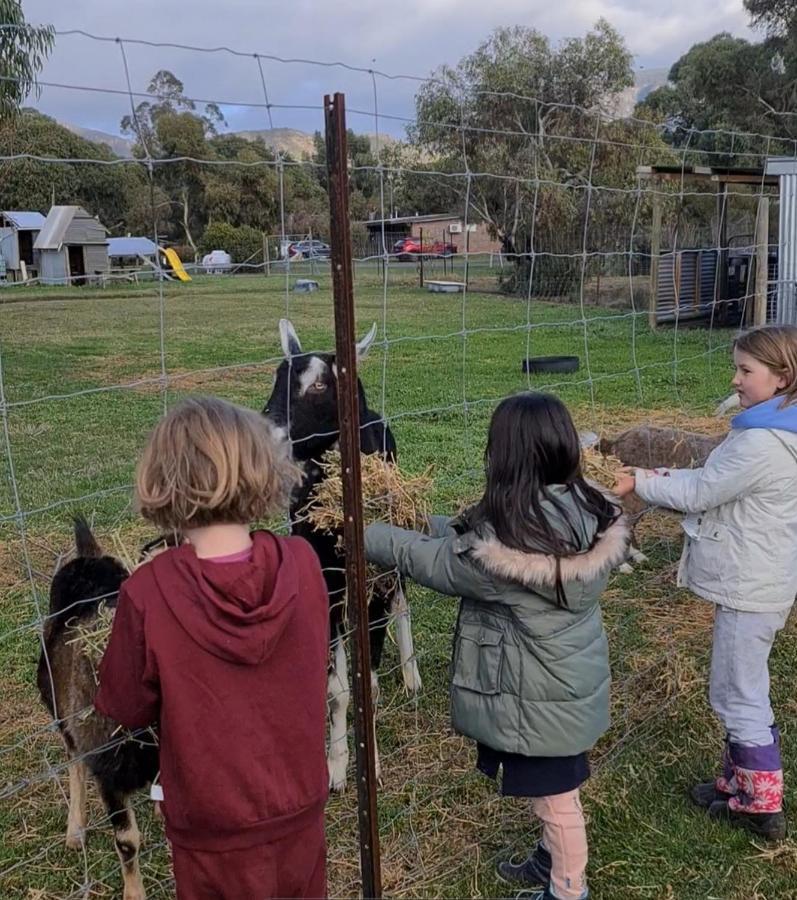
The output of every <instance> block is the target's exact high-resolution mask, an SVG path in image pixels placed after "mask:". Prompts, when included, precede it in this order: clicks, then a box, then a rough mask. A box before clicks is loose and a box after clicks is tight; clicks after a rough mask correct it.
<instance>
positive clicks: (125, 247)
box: [108, 237, 158, 256]
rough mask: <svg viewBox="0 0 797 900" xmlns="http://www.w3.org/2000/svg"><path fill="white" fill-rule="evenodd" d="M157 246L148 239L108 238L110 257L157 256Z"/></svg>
mask: <svg viewBox="0 0 797 900" xmlns="http://www.w3.org/2000/svg"><path fill="white" fill-rule="evenodd" d="M157 252H158V247H157V244H155V242H154V241H151V240H150V239H149V238H148V237H118V238H108V256H155V254H156V253H157Z"/></svg>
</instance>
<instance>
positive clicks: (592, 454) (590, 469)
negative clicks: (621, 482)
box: [581, 447, 625, 490]
mask: <svg viewBox="0 0 797 900" xmlns="http://www.w3.org/2000/svg"><path fill="white" fill-rule="evenodd" d="M581 460H582V468H583V472H584V477H585V478H588V479H589V480H590V481H595V482H597V483H598V484H599V485H601V486H602V487H604V488H608V489H609V490H612V489H613V488H614V485H615V483H616V481H617V476H618V474H619V473H620V469H622V468H624V467H625V464H624V463H623V462H622V461H621V460H619V459H618V458H617V457H616V456H611V455H610V454H605V455H604V454H603V453H601V452H600V450H598V449H597V448H595V447H585V448H584V449H583V450H582V451H581Z"/></svg>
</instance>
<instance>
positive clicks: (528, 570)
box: [463, 516, 631, 588]
mask: <svg viewBox="0 0 797 900" xmlns="http://www.w3.org/2000/svg"><path fill="white" fill-rule="evenodd" d="M630 536H631V532H630V529H629V528H628V525H627V523H626V520H625V516H620V518H619V519H617V520H616V521H615V522H614V523H612V524H611V525H610V526H609V527H608V528H607V529H606V530H605V531H603V532H601V533H600V534H598V535H597V536H596V539H595V541H594V543H593V544H592V546H591V547H590V548H589V549H588V550H584V551H582V552H580V553H575V554H573V555H571V556H564V557H562V558H561V559H560V561H559V571H560V575H561V579H562V583H563V584H567V582H568V581H580V582H584V583H586V582H590V581H594V580H595V579H597V578H600V577H602V576H604V575H606V574H607V573H608V572H609V571H610V570H611V569H612V568H614V567H615V566H617V565H619V564H620V563H621V562H623V560H624V559H625V557H626V553H627V552H628V542H629V540H630ZM467 538H470V539H469V540H468V539H467ZM463 539H464V540H465V541H467V545H468V546H467V548H465V547H463V549H467V550H469V551H470V553H471V556H472V557H473V559H474V560H477V561H478V562H479V564H480V565H481V566H483V567H484V568H485V569H487V570H488V571H490V572H492V573H494V574H495V575H499V576H500V577H501V578H506V579H508V580H510V581H516V582H519V583H520V584H523V585H525V586H527V587H531V588H535V587H548V588H552V587H554V586H555V584H556V557H555V556H553V555H551V554H548V553H532V552H526V551H523V550H513V549H512V548H511V547H507V546H506V545H505V544H502V543H501V542H500V541H499V540H498V538H497V537H496V536H495V535H494V534H493V535H488V536H486V537H480V536H478V535H476V534H473V533H471V534H470V535H468V536H464V535H463Z"/></svg>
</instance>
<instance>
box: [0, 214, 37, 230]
mask: <svg viewBox="0 0 797 900" xmlns="http://www.w3.org/2000/svg"><path fill="white" fill-rule="evenodd" d="M2 214H3V215H4V216H5V217H6V219H8V221H9V222H11V223H12V224H13V226H14V227H15V228H16V229H17V230H18V231H40V230H41V228H42V226H43V225H44V222H45V219H44V216H43V215H42V214H41V213H40V212H27V211H25V210H19V209H4V210H3V211H2Z"/></svg>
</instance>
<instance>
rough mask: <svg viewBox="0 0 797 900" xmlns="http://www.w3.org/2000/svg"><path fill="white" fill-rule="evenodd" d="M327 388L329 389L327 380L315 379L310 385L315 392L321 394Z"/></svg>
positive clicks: (310, 388)
mask: <svg viewBox="0 0 797 900" xmlns="http://www.w3.org/2000/svg"><path fill="white" fill-rule="evenodd" d="M326 389H327V385H326V382H324V381H314V382H313V383H312V384H311V385H310V387H309V390H311V391H312V392H313V393H314V394H320V393H321V392H322V391H325V390H326Z"/></svg>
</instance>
